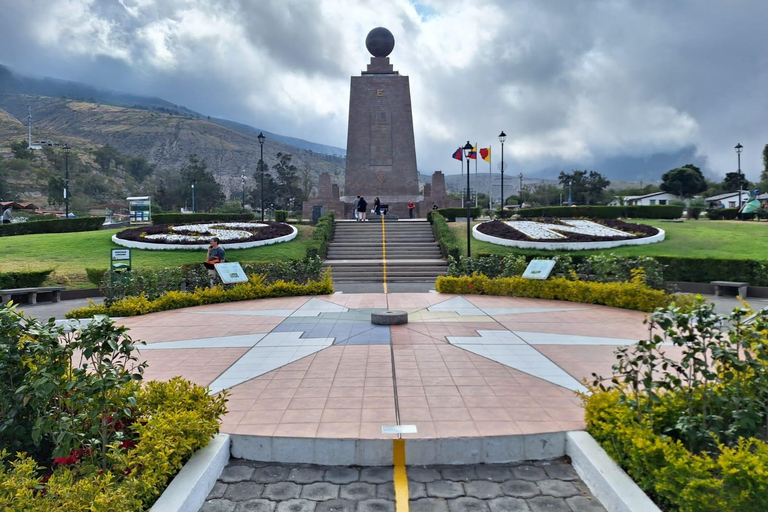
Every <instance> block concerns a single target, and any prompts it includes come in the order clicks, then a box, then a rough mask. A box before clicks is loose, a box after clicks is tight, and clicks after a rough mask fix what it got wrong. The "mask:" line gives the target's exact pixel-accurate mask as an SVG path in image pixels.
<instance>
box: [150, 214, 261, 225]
mask: <svg viewBox="0 0 768 512" xmlns="http://www.w3.org/2000/svg"><path fill="white" fill-rule="evenodd" d="M253 219H254V215H253V212H248V213H158V214H156V215H152V224H189V223H193V222H238V221H249V220H253Z"/></svg>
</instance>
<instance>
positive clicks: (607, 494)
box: [565, 431, 661, 512]
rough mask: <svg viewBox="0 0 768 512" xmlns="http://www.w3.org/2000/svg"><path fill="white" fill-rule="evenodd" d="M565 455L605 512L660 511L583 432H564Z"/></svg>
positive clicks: (595, 442) (590, 437) (589, 436)
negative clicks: (606, 511)
mask: <svg viewBox="0 0 768 512" xmlns="http://www.w3.org/2000/svg"><path fill="white" fill-rule="evenodd" d="M565 453H566V455H568V456H569V457H570V458H571V464H572V465H573V469H575V470H576V473H578V474H579V476H580V477H581V479H582V480H583V481H584V483H585V484H587V487H589V490H590V491H592V494H594V495H595V497H596V498H597V499H598V500H600V503H602V504H603V506H604V507H605V508H606V510H608V512H661V509H659V507H657V506H656V504H655V503H653V501H651V499H650V498H649V497H648V496H647V495H646V494H645V493H644V492H643V491H642V489H640V487H638V486H637V484H636V483H635V482H633V481H632V479H631V478H629V475H627V474H626V473H625V472H624V470H622V469H621V468H620V467H619V466H618V465H617V464H616V463H615V462H614V461H613V459H611V457H609V456H608V454H607V453H606V452H605V450H603V448H602V447H601V446H600V445H599V444H597V441H595V440H594V439H593V438H592V436H591V435H589V434H588V433H587V432H583V431H574V432H568V433H567V434H566V437H565Z"/></svg>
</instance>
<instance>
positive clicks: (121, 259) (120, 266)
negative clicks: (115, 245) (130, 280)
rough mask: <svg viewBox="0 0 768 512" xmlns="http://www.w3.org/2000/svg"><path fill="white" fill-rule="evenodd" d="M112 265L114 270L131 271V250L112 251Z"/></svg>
mask: <svg viewBox="0 0 768 512" xmlns="http://www.w3.org/2000/svg"><path fill="white" fill-rule="evenodd" d="M110 263H111V264H110V268H111V269H112V270H131V250H130V249H112V257H111V258H110Z"/></svg>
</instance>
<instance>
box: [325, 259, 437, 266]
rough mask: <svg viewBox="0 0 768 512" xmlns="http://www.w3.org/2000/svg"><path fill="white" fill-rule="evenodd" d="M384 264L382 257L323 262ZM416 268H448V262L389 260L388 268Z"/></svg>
mask: <svg viewBox="0 0 768 512" xmlns="http://www.w3.org/2000/svg"><path fill="white" fill-rule="evenodd" d="M383 264H384V261H383V260H381V259H368V260H326V261H325V262H324V263H323V266H325V267H334V268H336V267H342V266H343V267H345V268H347V267H368V266H372V267H376V266H381V265H383ZM390 267H391V268H403V267H407V268H415V267H435V268H438V267H439V268H448V264H447V263H446V262H445V261H444V260H441V259H430V258H425V259H413V260H389V259H388V260H387V268H390Z"/></svg>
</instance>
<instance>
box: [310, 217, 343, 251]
mask: <svg viewBox="0 0 768 512" xmlns="http://www.w3.org/2000/svg"><path fill="white" fill-rule="evenodd" d="M335 218H336V217H335V216H334V214H333V212H332V211H329V212H327V213H326V214H325V215H323V216H322V217H320V218H319V219H318V221H317V225H316V226H315V232H314V233H312V240H311V241H310V243H309V244H307V258H314V257H317V256H319V257H320V258H325V255H326V254H328V244H329V243H331V240H332V239H333V231H334V228H335V226H334V220H335Z"/></svg>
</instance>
